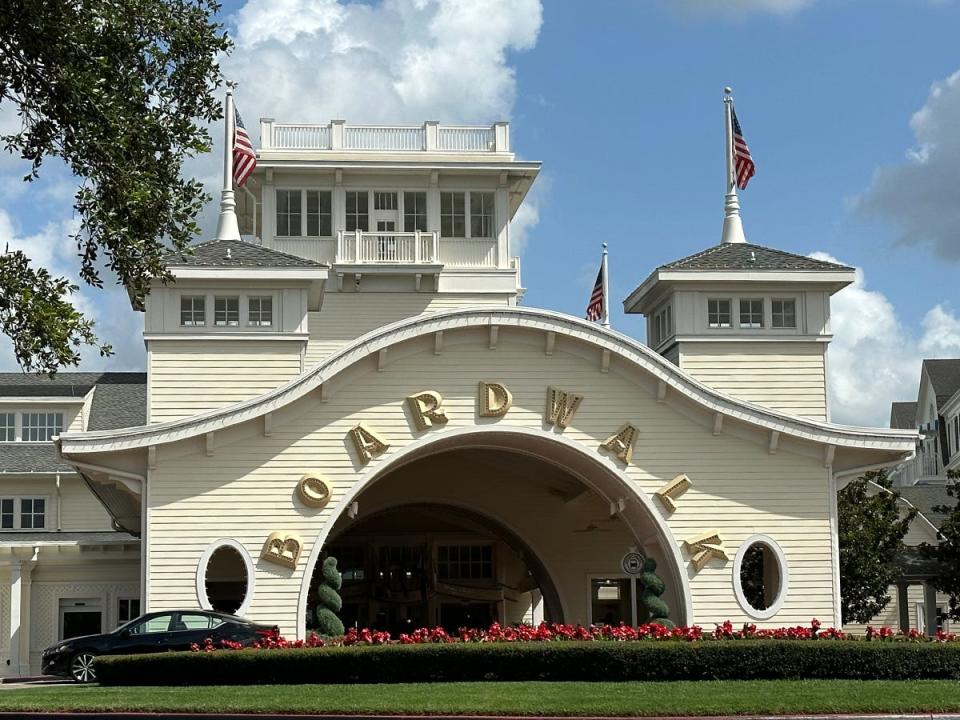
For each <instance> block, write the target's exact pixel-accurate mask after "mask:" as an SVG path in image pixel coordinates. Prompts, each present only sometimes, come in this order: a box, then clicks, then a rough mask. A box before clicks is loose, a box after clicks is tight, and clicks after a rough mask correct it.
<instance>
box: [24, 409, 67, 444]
mask: <svg viewBox="0 0 960 720" xmlns="http://www.w3.org/2000/svg"><path fill="white" fill-rule="evenodd" d="M20 426H21V429H20V438H21V439H22V440H23V441H24V442H47V441H48V440H50V439H51V438H53V437H55V436H57V435H59V434H60V433H61V432H63V413H51V412H25V413H22V414H21V416H20Z"/></svg>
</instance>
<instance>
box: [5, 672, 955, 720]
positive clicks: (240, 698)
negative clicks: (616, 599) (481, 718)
mask: <svg viewBox="0 0 960 720" xmlns="http://www.w3.org/2000/svg"><path fill="white" fill-rule="evenodd" d="M0 710H4V711H31V710H32V711H50V712H54V711H155V712H176V711H190V712H198V713H202V712H217V713H225V712H227V713H228V712H254V713H256V712H260V713H268V712H274V713H343V714H360V713H377V714H399V713H410V714H421V713H422V714H462V715H480V714H484V715H534V714H540V715H571V716H576V715H609V716H649V715H738V714H795V713H919V712H924V713H945V712H957V711H960V683H957V682H953V681H948V680H914V681H882V680H869V681H857V680H766V681H764V680H755V681H699V682H688V681H678V682H625V683H603V682H591V683H586V682H523V683H514V682H503V683H493V682H491V683H437V684H421V683H416V684H412V683H411V684H390V685H258V686H243V687H236V686H207V687H183V688H169V687H97V686H62V685H61V686H49V687H38V688H26V689H6V690H2V691H0Z"/></svg>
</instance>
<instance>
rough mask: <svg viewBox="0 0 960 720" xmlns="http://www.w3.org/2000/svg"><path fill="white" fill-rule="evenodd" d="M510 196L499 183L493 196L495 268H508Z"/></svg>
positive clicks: (504, 186)
mask: <svg viewBox="0 0 960 720" xmlns="http://www.w3.org/2000/svg"><path fill="white" fill-rule="evenodd" d="M509 204H510V194H509V192H508V191H507V186H506V184H504V183H501V184H500V186H499V187H498V188H497V190H496V193H495V195H494V202H493V221H494V227H496V229H497V267H498V268H508V267H510V254H511V253H512V252H513V250H512V248H511V247H510V220H509V218H510V208H509V207H508V206H509Z"/></svg>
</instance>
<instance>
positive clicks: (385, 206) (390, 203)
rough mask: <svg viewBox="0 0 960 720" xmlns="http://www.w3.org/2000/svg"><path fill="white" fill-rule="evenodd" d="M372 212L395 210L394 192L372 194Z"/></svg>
mask: <svg viewBox="0 0 960 720" xmlns="http://www.w3.org/2000/svg"><path fill="white" fill-rule="evenodd" d="M373 209H374V210H396V209H397V194H396V193H395V192H380V191H377V192H375V193H374V194H373Z"/></svg>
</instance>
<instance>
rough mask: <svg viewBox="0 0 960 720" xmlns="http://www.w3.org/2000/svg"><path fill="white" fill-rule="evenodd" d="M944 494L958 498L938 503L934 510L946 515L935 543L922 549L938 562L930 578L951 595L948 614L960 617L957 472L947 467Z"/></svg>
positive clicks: (959, 481)
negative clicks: (935, 571) (936, 568)
mask: <svg viewBox="0 0 960 720" xmlns="http://www.w3.org/2000/svg"><path fill="white" fill-rule="evenodd" d="M947 479H948V481H949V482H948V484H947V494H948V495H949V496H950V497H951V498H956V499H958V500H957V502H956V503H955V504H954V505H952V506H951V505H938V506H936V507H935V508H933V511H934V512H935V513H943V514H945V515H946V516H947V517H946V519H945V520H944V521H943V522H942V523H940V529H939V530H938V531H937V539H938V540H939V541H940V542H939V544H938V545H936V547H933V546H930V545H924V546H923V549H924V552H925V553H926V555H927V556H928V557H932V558H933V559H935V560H936V561H937V563H938V564H939V568H938V575H937V577H936V578H934V580H933V585H934V587H936V588H937V590H939V591H940V592H944V593H947V594H948V595H949V596H950V600H949V605H950V611H949V613H950V618H951V619H952V620H960V472H957V471H956V470H949V471H947Z"/></svg>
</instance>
